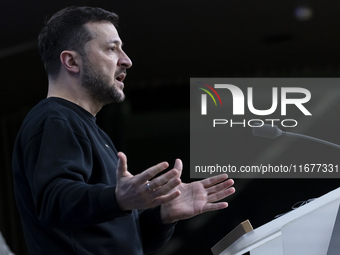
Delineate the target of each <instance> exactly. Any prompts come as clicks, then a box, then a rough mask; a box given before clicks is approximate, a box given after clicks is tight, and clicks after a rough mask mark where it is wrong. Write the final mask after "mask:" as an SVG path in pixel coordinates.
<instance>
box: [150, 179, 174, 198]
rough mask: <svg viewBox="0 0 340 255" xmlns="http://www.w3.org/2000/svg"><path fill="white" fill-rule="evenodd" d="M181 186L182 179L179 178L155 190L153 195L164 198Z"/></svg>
mask: <svg viewBox="0 0 340 255" xmlns="http://www.w3.org/2000/svg"><path fill="white" fill-rule="evenodd" d="M179 184H181V179H179V178H177V179H174V180H171V181H169V182H168V183H166V184H165V185H163V186H161V187H159V188H158V189H155V190H153V195H154V196H155V197H159V196H163V195H166V194H168V193H169V192H170V191H171V190H173V189H174V188H175V187H177V186H178V185H179Z"/></svg>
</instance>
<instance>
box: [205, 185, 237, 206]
mask: <svg viewBox="0 0 340 255" xmlns="http://www.w3.org/2000/svg"><path fill="white" fill-rule="evenodd" d="M234 193H235V188H233V187H232V188H228V189H224V190H221V191H219V192H216V193H213V194H210V195H208V197H207V201H208V202H210V203H213V202H216V201H219V200H221V199H224V198H226V197H228V196H230V195H232V194H234Z"/></svg>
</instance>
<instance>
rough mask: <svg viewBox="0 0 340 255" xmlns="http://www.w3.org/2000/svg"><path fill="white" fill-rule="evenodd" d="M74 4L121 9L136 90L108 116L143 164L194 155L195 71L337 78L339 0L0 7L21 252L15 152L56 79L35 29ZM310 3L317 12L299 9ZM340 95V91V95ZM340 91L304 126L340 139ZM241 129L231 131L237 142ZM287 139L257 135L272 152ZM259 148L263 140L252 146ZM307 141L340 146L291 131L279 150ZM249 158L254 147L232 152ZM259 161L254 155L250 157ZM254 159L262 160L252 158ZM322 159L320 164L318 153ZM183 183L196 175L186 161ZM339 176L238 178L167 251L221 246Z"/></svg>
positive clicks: (3, 123) (12, 238) (125, 147)
mask: <svg viewBox="0 0 340 255" xmlns="http://www.w3.org/2000/svg"><path fill="white" fill-rule="evenodd" d="M69 5H90V6H99V7H102V8H105V9H108V10H112V11H115V12H116V13H118V14H119V15H120V17H121V22H120V36H121V38H122V40H123V41H124V45H125V46H124V49H125V51H126V52H127V53H128V55H129V56H130V58H131V59H132V61H133V63H134V66H133V67H132V68H131V69H130V70H129V71H128V76H127V79H126V80H125V85H126V89H125V91H126V95H127V100H126V101H125V102H124V103H123V104H119V105H112V106H107V107H105V108H104V109H103V110H102V112H101V113H100V114H99V115H98V116H97V118H98V123H99V125H100V126H101V127H102V128H103V129H104V130H105V131H106V132H107V133H108V134H109V135H110V136H111V138H112V139H113V141H114V142H115V144H116V147H117V148H118V149H119V150H122V151H124V152H125V153H126V154H127V156H128V162H129V169H130V170H131V171H132V172H134V173H137V172H139V171H141V170H143V169H145V168H147V167H149V166H151V165H153V164H156V163H158V162H159V161H163V160H167V161H169V162H170V163H171V164H172V163H173V162H174V160H175V158H177V157H179V158H181V159H182V160H183V162H184V165H188V164H189V147H190V141H189V127H190V123H189V79H190V77H338V76H339V74H340V70H339V68H340V61H339V59H340V47H339V45H340V33H339V27H340V26H339V25H340V15H339V13H340V2H339V1H336V0H325V1H322V2H321V1H316V0H313V1H312V0H311V1H269V0H267V1H264V0H242V1H240V0H237V1H236V0H227V1H225V0H223V1H222V0H221V1H217V0H210V1H201V0H196V1H179V0H171V1H170V0H157V1H156V0H152V1H151V0H150V1H112V0H111V1H108V0H98V1H84V0H83V1H75V0H74V1H56V2H51V1H42V0H39V1H23V0H13V1H11V2H6V3H5V2H3V3H2V5H1V9H0V27H1V37H0V70H1V84H0V86H1V87H0V88H1V94H0V104H1V107H0V135H1V143H0V144H1V147H0V230H1V232H2V233H3V235H4V236H5V238H6V240H7V242H8V244H9V246H10V247H11V249H12V250H13V251H14V252H15V253H16V254H26V253H25V245H24V239H23V236H22V232H21V226H20V219H19V217H18V213H17V211H16V207H15V201H14V198H13V192H12V176H11V152H12V147H13V142H14V139H15V135H16V133H17V131H18V129H19V127H20V124H21V122H22V120H23V118H24V116H25V115H26V114H27V112H28V110H29V109H30V108H31V107H32V106H34V105H35V104H36V103H37V102H38V101H39V100H41V99H43V98H44V97H45V96H46V92H47V79H46V76H45V73H44V70H43V67H42V64H41V62H40V59H39V56H38V53H37V48H36V38H37V35H38V33H39V30H40V28H41V26H42V23H43V21H44V20H45V19H46V18H47V17H50V16H51V15H52V14H53V13H54V12H56V11H58V10H59V9H61V8H63V7H66V6H69ZM304 6H307V7H308V8H310V9H309V10H311V11H312V15H307V17H305V16H302V17H301V16H299V15H298V13H299V10H301V9H300V7H304ZM338 94H339V95H338ZM339 99H340V88H339V93H332V96H330V99H329V100H327V99H325V100H324V101H323V102H321V103H320V104H319V105H316V106H315V107H316V108H315V110H317V111H321V114H320V113H319V115H320V116H321V117H320V118H319V119H313V120H314V121H313V122H311V123H310V124H309V125H305V127H304V129H303V132H304V133H306V134H309V135H312V136H315V137H319V138H322V139H326V140H329V141H332V142H335V143H340V136H339V134H338V130H339V127H340V123H339V121H338V114H339V109H340V100H339ZM238 139H244V137H235V140H231V141H230V143H231V144H233V143H235V141H238ZM281 142H282V140H278V141H277V140H275V141H274V140H257V145H256V146H257V147H256V150H261V151H264V152H266V151H267V150H270V149H271V148H275V144H276V143H281ZM252 146H254V145H252ZM302 151H304V155H306V154H310V159H311V162H310V163H327V162H315V161H319V160H322V159H324V155H332V156H331V157H332V159H333V160H334V159H337V157H338V151H337V150H336V149H333V148H327V147H325V146H322V145H318V144H314V143H312V142H308V141H290V142H289V143H287V145H286V148H285V150H283V151H281V152H280V153H281V154H280V155H276V156H277V157H285V158H291V160H292V161H293V160H294V159H296V158H297V157H299V154H301V153H302ZM228 156H230V157H244V155H239V154H238V155H233V154H231V155H228ZM247 157H248V155H247ZM247 160H249V159H247ZM254 161H255V159H254ZM312 161H314V162H312ZM183 181H185V182H189V181H192V180H190V178H189V170H186V168H184V173H183ZM338 186H339V179H335V178H334V179H253V180H251V179H239V180H235V187H236V190H237V193H236V194H235V195H233V196H232V197H230V198H228V199H227V201H228V202H229V204H230V207H229V208H228V209H226V210H223V211H219V212H214V213H207V214H204V215H201V216H198V217H195V218H193V219H190V220H187V221H183V222H180V223H178V224H177V230H176V233H175V235H174V237H173V238H172V240H171V242H170V243H169V244H168V245H167V246H166V247H165V248H164V249H163V250H161V251H160V252H159V253H157V254H162V255H168V254H211V252H210V248H211V247H212V246H213V245H214V244H215V243H216V242H218V241H219V240H220V239H221V238H222V237H224V236H225V235H226V234H227V233H228V232H229V231H230V230H232V229H233V228H234V227H235V226H236V225H237V224H239V223H240V222H241V221H243V220H245V219H249V220H250V221H251V223H252V224H253V227H259V226H261V225H262V224H265V223H266V222H268V221H270V220H272V219H273V218H274V217H275V215H278V214H280V213H283V212H286V211H289V210H290V209H291V206H292V205H293V204H294V203H295V202H297V201H300V200H307V199H310V198H315V197H318V196H321V195H323V194H325V193H327V192H329V191H331V190H333V189H335V188H337V187H338Z"/></svg>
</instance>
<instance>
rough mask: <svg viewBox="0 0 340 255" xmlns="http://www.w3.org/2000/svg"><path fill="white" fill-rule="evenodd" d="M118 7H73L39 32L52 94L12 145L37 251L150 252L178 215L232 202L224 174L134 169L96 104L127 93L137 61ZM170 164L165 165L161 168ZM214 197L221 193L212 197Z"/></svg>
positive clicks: (32, 249)
mask: <svg viewBox="0 0 340 255" xmlns="http://www.w3.org/2000/svg"><path fill="white" fill-rule="evenodd" d="M117 20H118V18H117V15H116V14H114V13H111V12H108V11H105V10H103V9H100V8H91V7H69V8H66V9H63V10H61V11H60V12H58V13H56V14H55V15H54V16H53V17H52V18H51V19H50V20H49V21H48V22H47V24H46V25H45V27H44V28H43V29H42V31H41V33H40V35H39V51H40V54H41V57H42V60H43V62H44V65H45V68H46V71H47V74H48V81H49V87H48V95H47V98H46V99H45V100H42V101H41V102H40V103H39V104H38V105H37V106H35V107H34V108H33V109H32V110H31V112H30V113H29V114H28V115H27V117H26V118H25V120H24V123H23V125H22V127H21V129H20V131H19V134H18V137H17V140H16V144H15V148H14V154H13V173H14V182H15V195H16V200H17V204H18V208H19V212H20V215H21V218H22V223H23V229H24V234H25V237H26V242H27V247H28V251H29V253H30V254H34V255H38V254H58V255H60V254H82V255H85V254H96V255H105V254H119V255H127V254H144V253H149V252H153V251H155V250H157V249H159V248H160V247H161V246H163V245H164V244H165V243H166V242H167V241H168V240H169V238H170V236H171V235H172V233H173V230H174V225H175V223H176V222H177V221H178V220H181V219H186V218H190V217H193V216H195V215H197V214H200V213H203V212H206V211H212V210H218V209H222V208H226V207H227V203H226V202H217V201H218V200H221V199H223V198H225V197H227V196H229V195H231V194H232V193H234V191H235V190H234V188H232V187H231V186H232V185H233V181H232V180H230V179H229V180H228V179H227V176H226V175H221V176H217V177H212V178H209V179H205V180H202V181H199V182H193V183H190V184H184V183H182V182H181V180H180V176H181V171H182V162H181V160H179V159H177V160H176V161H175V165H174V168H173V169H171V170H169V171H164V170H165V169H166V168H168V163H166V162H161V163H159V164H157V165H155V166H152V167H150V168H149V169H147V170H145V171H143V172H141V173H140V174H138V175H135V176H133V175H132V174H130V173H129V171H128V169H127V158H126V156H125V155H124V153H122V152H119V153H117V151H116V149H115V147H114V145H113V144H112V142H111V140H110V139H109V137H108V136H107V135H106V134H105V133H104V132H103V131H102V130H101V129H100V128H99V127H98V126H97V125H96V122H95V121H96V118H95V116H96V114H97V113H98V112H99V111H100V109H101V108H102V107H103V106H104V105H106V104H109V103H115V102H116V103H117V102H122V101H123V100H124V97H125V96H124V92H123V88H124V83H123V81H124V79H125V76H126V70H127V69H129V68H130V67H131V65H132V62H131V60H130V59H129V58H128V56H127V55H126V54H125V52H124V51H123V49H122V41H121V39H120V38H119V35H118V33H117V30H116V26H117ZM163 171H164V172H163ZM214 202H217V203H214Z"/></svg>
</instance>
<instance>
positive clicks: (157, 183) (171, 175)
mask: <svg viewBox="0 0 340 255" xmlns="http://www.w3.org/2000/svg"><path fill="white" fill-rule="evenodd" d="M179 176H180V172H178V171H177V169H172V170H170V171H168V172H166V173H164V174H162V175H160V176H158V177H156V178H154V179H153V180H152V181H150V182H149V183H150V189H152V190H154V189H157V188H159V187H162V186H163V185H164V184H166V183H168V182H169V181H171V180H175V179H178V178H179Z"/></svg>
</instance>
